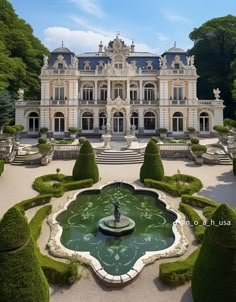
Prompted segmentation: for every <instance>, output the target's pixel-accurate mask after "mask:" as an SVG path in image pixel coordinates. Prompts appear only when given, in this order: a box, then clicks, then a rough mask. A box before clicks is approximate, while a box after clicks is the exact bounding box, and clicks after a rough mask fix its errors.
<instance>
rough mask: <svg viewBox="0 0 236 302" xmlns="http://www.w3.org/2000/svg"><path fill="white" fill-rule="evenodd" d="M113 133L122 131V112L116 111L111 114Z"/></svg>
mask: <svg viewBox="0 0 236 302" xmlns="http://www.w3.org/2000/svg"><path fill="white" fill-rule="evenodd" d="M113 133H116V134H122V133H124V115H123V113H122V112H116V113H114V115H113Z"/></svg>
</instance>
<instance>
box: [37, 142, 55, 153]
mask: <svg viewBox="0 0 236 302" xmlns="http://www.w3.org/2000/svg"><path fill="white" fill-rule="evenodd" d="M38 148H39V152H40V153H41V154H42V155H43V156H46V155H47V154H48V153H50V151H51V150H52V145H51V144H39V145H38Z"/></svg>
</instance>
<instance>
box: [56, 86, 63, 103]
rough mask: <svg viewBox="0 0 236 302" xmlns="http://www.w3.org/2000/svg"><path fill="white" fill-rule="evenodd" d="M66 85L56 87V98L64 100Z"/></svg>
mask: <svg viewBox="0 0 236 302" xmlns="http://www.w3.org/2000/svg"><path fill="white" fill-rule="evenodd" d="M64 99H65V94H64V87H56V88H55V100H64Z"/></svg>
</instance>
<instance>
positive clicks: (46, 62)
mask: <svg viewBox="0 0 236 302" xmlns="http://www.w3.org/2000/svg"><path fill="white" fill-rule="evenodd" d="M47 67H48V56H47V55H45V54H43V67H42V68H43V69H46V68H47Z"/></svg>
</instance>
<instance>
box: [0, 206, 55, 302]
mask: <svg viewBox="0 0 236 302" xmlns="http://www.w3.org/2000/svg"><path fill="white" fill-rule="evenodd" d="M0 230H1V233H0V242H1V250H0V297H1V298H0V300H1V301H2V302H9V301H34V302H48V301H49V288H48V284H47V280H46V278H45V276H44V274H43V271H42V269H41V267H40V264H39V261H38V259H37V256H36V254H35V246H34V242H33V240H32V238H31V236H30V229H29V225H28V223H27V221H26V219H25V217H24V215H23V214H22V213H21V211H20V210H18V209H17V208H14V207H13V208H11V209H9V210H8V211H7V213H6V214H5V215H4V216H3V218H2V220H1V222H0ZM4 233H5V234H4ZM20 233H22V234H20Z"/></svg>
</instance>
